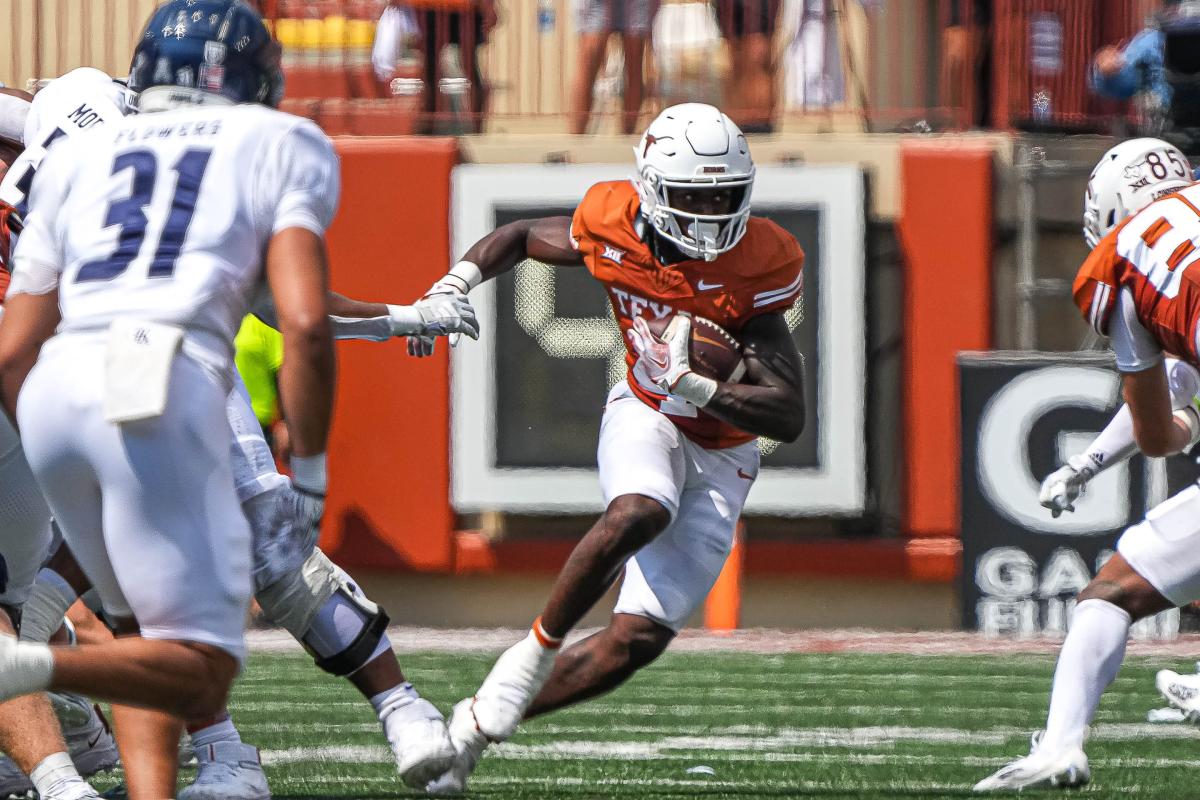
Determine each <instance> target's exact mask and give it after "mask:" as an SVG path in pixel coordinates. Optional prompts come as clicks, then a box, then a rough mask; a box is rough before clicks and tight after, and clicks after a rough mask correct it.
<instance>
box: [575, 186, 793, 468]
mask: <svg viewBox="0 0 1200 800" xmlns="http://www.w3.org/2000/svg"><path fill="white" fill-rule="evenodd" d="M640 205H641V201H640V199H639V198H638V194H637V190H636V189H635V188H634V187H633V184H632V183H630V182H629V181H609V182H605V183H598V184H596V185H595V186H593V187H592V188H591V189H589V190H588V193H587V194H586V195H584V198H583V201H582V202H581V203H580V204H579V207H578V208H576V209H575V217H574V219H572V221H571V240H572V243H573V244H574V245H575V247H576V248H577V249H578V250H579V252H580V253H581V254H582V255H583V260H584V263H585V264H586V265H587V268H588V271H589V272H591V273H592V275H593V276H594V277H595V278H596V280H598V281H600V282H601V283H603V284H604V288H605V290H607V292H608V299H609V301H610V302H611V303H612V308H613V314H614V315H615V316H616V318H617V323H618V324H619V325H620V326H621V335H622V338H623V339H624V341H625V362H626V364H627V365H628V366H629V386H630V388H631V389H632V390H633V392H634V394H636V395H637V396H638V397H639V398H641V400H642V402H644V403H646V404H647V405H649V406H651V407H652V408H655V409H657V410H658V411H661V412H662V413H664V414H666V415H667V416H668V417H669V418H670V419H671V421H672V422H674V423H675V425H676V426H677V427H678V428H679V429H680V430H681V431H682V432H683V433H684V434H685V435H686V436H687V437H688V438H689V439H691V440H692V441H694V442H696V443H697V444H699V445H701V446H703V447H708V448H721V447H733V446H734V445H738V444H742V443H744V442H749V441H752V440H753V439H754V438H755V437H754V436H753V435H752V434H749V433H746V432H745V431H743V430H740V429H738V428H735V427H734V426H732V425H730V424H729V423H727V422H722V421H721V420H719V419H717V418H716V417H713V416H711V415H709V414H706V413H704V411H703V410H702V409H698V408H696V407H695V406H693V405H691V404H690V403H685V402H683V401H681V400H679V399H678V398H668V397H667V396H665V395H663V394H662V393H661V392H660V391H659V390H658V389H657V388H656V387H653V386H646V385H643V384H642V383H639V382H638V380H637V378H636V377H635V376H634V370H633V365H634V363H635V362H636V361H637V354H636V353H635V352H634V350H633V347H632V345H631V344H630V342H629V336H628V332H629V329H630V327H631V326H632V325H633V320H634V318H635V317H638V316H644V317H647V318H649V319H662V318H664V317H668V316H670V315H672V314H674V313H675V312H678V311H686V312H689V313H691V314H692V315H694V316H697V317H704V318H706V319H709V320H712V321H713V322H715V323H717V324H718V325H720V326H721V327H723V328H725V329H726V330H727V331H729V332H730V333H732V334H733V335H735V336H736V335H737V333H738V331H740V330H741V328H742V326H743V325H745V324H746V322H747V320H749V319H751V318H752V317H755V316H758V315H759V314H768V313H771V312H780V311H785V310H787V309H788V308H790V307H791V306H792V304H793V303H795V302H796V299H797V298H798V297H799V296H800V285H801V274H800V273H801V269H802V267H803V266H804V252H803V251H802V250H801V249H800V245H799V244H798V243H797V242H796V240H795V239H794V238H793V237H792V236H791V234H789V233H788V232H787V231H785V230H783V228H781V227H779V226H778V225H776V224H775V223H774V222H771V221H770V220H768V219H763V218H761V217H751V218H750V220H749V222H748V224H747V226H746V235H745V236H744V237H742V240H741V241H740V242H738V244H737V246H735V247H734V248H733V249H732V250H730V251H729V252H727V253H724V254H722V255H720V256H718V257H717V259H716V260H715V261H711V262H708V261H683V262H680V263H678V264H672V265H670V266H665V265H663V264H661V263H659V262H658V261H657V260H656V259H655V258H654V255H653V254H652V253H651V251H650V247H649V245H648V244H647V243H646V242H645V241H643V240H642V237H641V236H639V235H638V231H637V229H635V223H636V221H637V220H638V217H639V212H638V209H639V207H640ZM646 231H647V232H646V236H647V237H649V236H650V235H652V233H653V230H652V229H651V228H650V226H649V223H646Z"/></svg>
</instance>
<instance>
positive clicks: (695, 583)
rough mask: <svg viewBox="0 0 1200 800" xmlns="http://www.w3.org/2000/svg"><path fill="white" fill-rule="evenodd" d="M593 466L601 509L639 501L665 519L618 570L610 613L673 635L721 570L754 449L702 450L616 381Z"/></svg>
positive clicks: (754, 472) (755, 458)
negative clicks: (635, 497) (653, 505)
mask: <svg viewBox="0 0 1200 800" xmlns="http://www.w3.org/2000/svg"><path fill="white" fill-rule="evenodd" d="M597 459H598V461H599V465H600V488H601V491H602V493H603V495H604V504H605V505H606V506H607V505H608V504H609V503H611V502H612V501H613V499H614V498H616V497H620V496H621V495H623V494H640V495H644V496H645V497H649V498H651V499H652V500H657V501H658V502H660V503H662V505H663V506H664V507H665V508H666V509H667V511H669V512H670V513H671V523H670V524H669V525H668V526H667V528H666V530H664V531H663V532H662V533H660V534H659V535H658V538H656V539H655V540H654V541H652V542H651V543H650V544H648V545H646V546H645V547H643V548H642V549H641V550H639V551H638V552H637V554H636V555H634V557H633V558H631V559H630V560H629V562H628V563H627V564H626V565H625V581H624V583H622V585H621V593H620V595H619V596H618V597H617V605H616V607H615V608H614V609H613V612H614V613H617V614H636V615H637V616H641V617H647V618H649V619H652V620H654V621H655V622H657V623H659V624H660V625H665V626H666V627H668V628H671V629H672V630H675V631H678V630H679V629H680V628H682V627H683V625H684V623H685V622H687V619H688V617H690V616H691V615H692V612H693V611H695V610H696V608H697V607H699V605H700V604H701V603H702V602H704V598H705V597H707V596H708V591H709V589H711V588H712V585H713V583H714V582H716V580H717V576H718V575H719V574H721V568H722V567H723V566H724V565H725V559H726V558H727V557H728V555H729V550H730V548H731V547H732V545H733V534H734V529H735V528H736V527H737V521H738V517H740V516H741V513H742V506H744V505H745V504H746V495H748V494H749V493H750V487H751V486H752V485H753V484H754V478H755V477H757V476H758V462H759V454H758V445H757V444H756V443H755V442H747V443H746V444H741V445H737V446H736V447H727V448H724V449H721V450H707V449H705V448H703V447H701V446H700V445H698V444H696V443H695V442H693V441H692V440H691V439H688V438H687V437H686V436H684V435H683V434H682V433H680V432H679V429H678V428H676V427H675V425H674V424H673V423H672V422H671V420H669V419H668V418H667V417H665V416H663V415H662V414H660V413H659V412H657V411H655V410H654V409H653V408H650V407H649V406H648V405H646V404H645V403H643V402H642V401H641V400H639V399H638V398H637V397H635V396H634V395H633V393H632V392H631V391H630V390H629V386H628V384H627V383H625V382H624V381H622V382H621V383H618V384H617V385H616V386H614V387H613V390H612V391H611V392H609V395H608V405H607V406H606V407H605V410H604V419H603V421H602V422H601V423H600V445H599V448H598V452H597Z"/></svg>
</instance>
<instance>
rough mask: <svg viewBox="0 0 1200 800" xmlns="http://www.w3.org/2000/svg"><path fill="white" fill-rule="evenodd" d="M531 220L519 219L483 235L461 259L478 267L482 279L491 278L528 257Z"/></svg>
mask: <svg viewBox="0 0 1200 800" xmlns="http://www.w3.org/2000/svg"><path fill="white" fill-rule="evenodd" d="M530 227H531V222H530V221H529V220H524V219H519V220H517V221H515V222H510V223H508V224H507V225H501V226H500V227H499V228H496V230H494V231H492V232H491V233H489V234H488V235H487V236H484V237H483V238H482V239H480V240H479V241H478V242H476V243H475V244H474V245H472V247H471V249H470V250H468V251H467V252H466V254H465V255H464V256H463V258H462V260H463V261H469V262H471V263H472V264H474V265H476V266H477V267H479V272H480V275H481V278H482V280H485V281H487V280H491V279H492V278H495V277H496V276H497V275H502V274H504V273H505V272H508V271H509V270H510V269H512V268H513V267H515V266H516V265H517V264H520V263H521V262H522V261H524V260H525V259H527V258H529V250H528V247H527V242H528V239H529V231H530Z"/></svg>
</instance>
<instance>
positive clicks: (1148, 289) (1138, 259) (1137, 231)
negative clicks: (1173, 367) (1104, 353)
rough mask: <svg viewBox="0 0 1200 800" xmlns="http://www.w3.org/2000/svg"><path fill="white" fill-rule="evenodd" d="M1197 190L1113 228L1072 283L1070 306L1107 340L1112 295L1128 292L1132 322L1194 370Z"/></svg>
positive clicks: (1198, 284)
mask: <svg viewBox="0 0 1200 800" xmlns="http://www.w3.org/2000/svg"><path fill="white" fill-rule="evenodd" d="M1197 240H1200V184H1194V185H1192V186H1189V187H1188V188H1186V189H1184V190H1183V191H1181V192H1177V193H1175V194H1171V195H1167V196H1166V197H1164V198H1162V199H1161V200H1157V201H1155V202H1153V203H1151V204H1150V205H1148V206H1146V207H1145V208H1144V209H1142V210H1141V211H1139V212H1138V213H1137V214H1135V215H1133V216H1132V217H1130V218H1129V219H1127V220H1125V221H1124V222H1122V223H1121V224H1120V225H1118V226H1117V227H1116V228H1114V229H1113V230H1112V231H1111V232H1110V233H1109V234H1108V235H1107V236H1105V237H1104V238H1103V239H1102V240H1100V244H1098V245H1096V248H1095V249H1094V250H1092V253H1091V255H1090V256H1088V258H1087V260H1086V261H1084V262H1083V266H1082V267H1080V269H1079V274H1078V275H1077V276H1076V277H1075V285H1074V288H1073V294H1074V298H1075V304H1076V305H1077V306H1079V310H1080V311H1081V312H1082V313H1083V317H1084V319H1085V320H1087V321H1088V322H1089V323H1090V324H1091V325H1092V327H1093V328H1095V329H1096V331H1097V332H1098V333H1100V334H1103V335H1105V336H1107V335H1109V322H1110V318H1111V317H1112V313H1113V309H1114V308H1115V307H1116V304H1117V296H1118V295H1119V294H1120V292H1121V291H1122V290H1128V291H1129V293H1130V295H1131V296H1132V298H1133V304H1134V308H1135V309H1136V312H1137V317H1138V321H1139V322H1141V324H1142V327H1144V328H1145V329H1146V330H1147V331H1148V332H1149V334H1150V335H1151V336H1152V337H1153V338H1154V340H1155V341H1156V342H1158V344H1159V345H1160V346H1161V347H1162V349H1163V350H1165V351H1166V352H1168V353H1171V354H1172V355H1175V356H1177V357H1178V358H1180V359H1182V360H1184V361H1187V362H1188V363H1190V364H1192V365H1193V366H1197V367H1200V352H1198V350H1197V343H1196V333H1197V322H1198V321H1200V267H1197V266H1196V265H1197V263H1198V262H1200V247H1198V246H1197V244H1196V242H1197Z"/></svg>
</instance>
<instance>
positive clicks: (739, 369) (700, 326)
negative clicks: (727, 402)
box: [646, 317, 746, 383]
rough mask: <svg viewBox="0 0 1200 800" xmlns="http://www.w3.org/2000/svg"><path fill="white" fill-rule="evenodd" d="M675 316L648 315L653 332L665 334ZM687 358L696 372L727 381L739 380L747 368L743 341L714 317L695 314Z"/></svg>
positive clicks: (734, 381)
mask: <svg viewBox="0 0 1200 800" xmlns="http://www.w3.org/2000/svg"><path fill="white" fill-rule="evenodd" d="M672 319H673V317H664V318H663V319H654V320H651V319H648V320H646V321H647V322H648V323H649V325H650V332H651V333H653V334H654V335H655V336H657V337H659V338H662V335H663V334H664V333H666V330H667V326H668V325H670V324H671V320H672ZM688 358H689V360H690V361H691V364H692V369H693V370H694V371H695V372H696V374H697V375H703V376H704V377H706V378H713V379H714V380H718V381H725V382H727V383H737V382H738V381H740V380H741V379H742V375H743V374H745V372H746V364H745V362H744V361H743V360H742V344H741V342H739V341H738V340H737V339H735V338H734V336H733V334H731V333H730V332H729V331H727V330H725V329H724V328H722V327H721V326H720V325H718V324H717V323H715V322H713V321H712V320H708V319H705V318H704V317H692V344H691V347H689V348H688Z"/></svg>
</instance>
